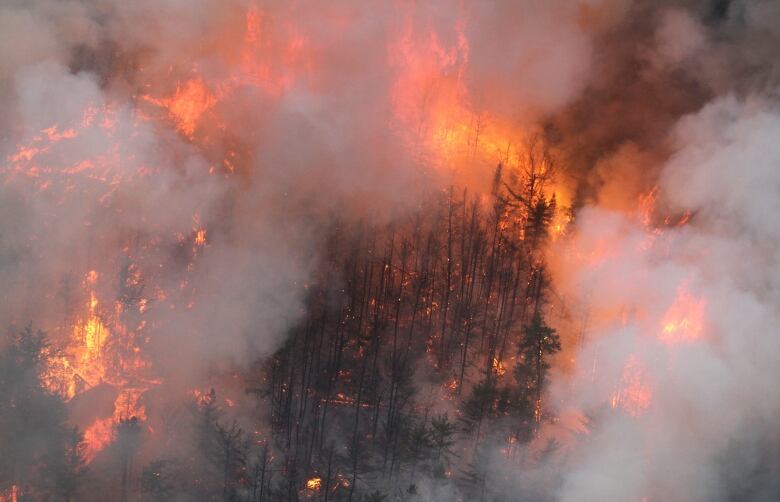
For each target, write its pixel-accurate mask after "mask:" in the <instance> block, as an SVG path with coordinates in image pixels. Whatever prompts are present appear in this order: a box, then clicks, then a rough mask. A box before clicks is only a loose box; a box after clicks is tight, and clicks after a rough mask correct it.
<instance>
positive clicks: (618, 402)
mask: <svg viewBox="0 0 780 502" xmlns="http://www.w3.org/2000/svg"><path fill="white" fill-rule="evenodd" d="M647 380H648V378H647V369H646V367H645V365H644V363H643V362H642V361H641V360H640V359H639V358H638V357H637V356H636V355H634V354H631V355H630V356H629V357H628V359H627V360H626V363H625V365H624V366H623V375H622V376H621V379H620V383H619V384H618V388H617V390H616V391H615V392H614V394H612V399H611V404H612V407H613V408H615V409H617V408H621V409H622V410H623V411H625V412H626V413H628V414H629V415H631V416H632V417H639V416H641V415H642V414H644V413H645V411H647V409H648V408H649V407H650V403H651V401H652V400H653V391H652V389H651V387H650V386H649V384H648V381H647Z"/></svg>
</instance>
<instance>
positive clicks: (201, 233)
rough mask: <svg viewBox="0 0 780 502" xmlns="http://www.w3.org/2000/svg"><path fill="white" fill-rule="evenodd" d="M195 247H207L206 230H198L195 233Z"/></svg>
mask: <svg viewBox="0 0 780 502" xmlns="http://www.w3.org/2000/svg"><path fill="white" fill-rule="evenodd" d="M195 245H197V246H205V245H206V231H205V230H198V231H197V232H195Z"/></svg>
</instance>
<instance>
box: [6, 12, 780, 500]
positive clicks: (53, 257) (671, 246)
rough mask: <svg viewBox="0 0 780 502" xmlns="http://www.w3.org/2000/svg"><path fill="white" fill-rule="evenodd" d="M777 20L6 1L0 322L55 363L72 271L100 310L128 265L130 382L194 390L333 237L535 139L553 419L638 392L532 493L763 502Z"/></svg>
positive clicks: (481, 174)
mask: <svg viewBox="0 0 780 502" xmlns="http://www.w3.org/2000/svg"><path fill="white" fill-rule="evenodd" d="M778 22H780V4H778V3H777V2H773V1H771V0H763V1H762V0H756V1H748V0H743V1H737V0H734V1H728V0H690V1H685V0H679V1H666V0H664V1H651V0H647V1H640V0H548V1H542V0H518V1H514V2H511V1H474V2H467V1H454V0H453V1H432V2H411V1H385V2H363V1H336V2H302V1H278V2H277V1H267V2H261V1H257V2H254V1H252V0H229V1H224V0H196V1H185V0H155V1H150V0H138V1H129V2H128V1H120V0H81V1H76V0H70V1H54V0H48V1H43V0H5V1H4V2H2V3H1V4H0V105H1V106H2V109H3V114H2V116H0V138H1V139H0V158H2V159H3V160H2V163H1V164H0V171H1V175H2V179H3V181H2V183H1V184H0V280H1V281H2V284H3V286H4V287H3V288H2V292H0V299H1V301H0V324H2V325H3V326H7V325H24V324H26V323H28V322H33V323H34V324H35V325H36V326H40V327H42V328H45V329H47V330H48V331H49V332H50V333H52V334H53V336H54V337H55V338H56V336H57V334H58V333H61V332H63V331H64V330H63V329H62V327H63V326H66V325H68V323H69V322H70V320H69V319H68V318H67V316H68V315H69V314H68V312H70V311H72V305H73V303H79V302H81V301H83V299H81V298H79V297H78V295H76V298H73V299H71V300H68V298H69V294H70V293H69V292H72V291H74V290H79V288H80V286H81V285H82V284H84V282H85V280H86V279H85V277H87V276H88V273H89V272H90V271H96V273H97V275H96V277H97V278H96V279H94V280H93V281H92V282H93V283H94V288H95V290H96V291H97V296H98V297H100V298H111V297H117V296H119V295H120V294H121V291H120V290H121V287H122V285H121V284H119V283H118V281H117V280H116V279H115V277H117V274H119V273H120V272H121V271H122V270H123V267H124V268H126V267H128V266H129V264H130V263H132V264H133V267H137V268H138V270H139V272H138V273H139V275H140V276H142V277H144V287H145V288H146V290H145V295H146V296H147V297H149V298H150V301H152V302H153V303H154V302H156V304H157V305H158V306H160V307H159V308H150V309H149V314H148V318H147V319H145V322H146V327H145V328H144V330H145V331H144V333H147V334H148V335H144V336H148V338H149V339H148V342H147V343H148V353H147V355H146V357H147V358H148V359H149V363H150V364H151V366H152V367H154V368H155V373H156V377H159V378H160V379H161V380H162V381H164V382H165V385H166V386H169V387H170V388H171V389H172V392H173V391H174V390H180V389H187V388H189V387H188V386H193V381H195V382H202V383H198V384H195V386H197V385H202V384H205V382H206V381H207V380H208V377H209V374H210V371H211V370H212V369H213V368H214V367H215V366H221V365H224V366H230V365H239V366H241V365H244V364H248V363H250V362H251V361H252V360H253V359H254V358H256V357H258V356H262V355H267V354H270V353H271V352H272V351H273V350H275V349H276V348H278V347H279V345H280V343H281V342H282V340H283V338H284V335H285V330H286V329H287V328H288V327H289V326H290V325H291V324H292V323H294V322H295V321H296V320H297V319H298V318H299V316H300V315H301V313H302V310H303V303H302V302H303V299H304V295H305V292H306V287H307V284H308V282H309V281H310V280H311V277H312V271H313V270H314V268H315V267H316V266H317V263H318V260H319V259H320V249H321V247H322V238H323V234H324V229H325V228H327V227H328V226H329V225H331V224H333V222H334V221H336V220H340V221H347V222H358V221H372V222H385V221H392V220H393V219H395V218H399V217H402V216H404V215H407V214H410V213H413V212H414V211H415V210H416V209H418V208H419V207H420V204H421V200H423V199H424V198H425V197H426V195H428V194H431V193H435V192H438V191H440V190H441V189H446V188H447V187H448V186H450V185H451V184H458V185H466V186H468V187H469V188H470V189H471V190H473V191H476V192H478V193H479V192H483V191H486V189H487V188H489V186H490V182H491V176H492V171H493V169H494V167H495V165H496V164H497V163H498V162H504V163H505V164H509V165H511V164H512V163H513V162H516V161H517V159H518V158H519V157H520V156H522V152H523V145H524V144H526V143H527V142H528V140H529V138H542V139H543V141H545V142H547V144H549V145H550V146H551V148H553V150H554V151H555V153H556V158H557V160H558V166H559V178H560V179H559V180H557V182H556V186H557V190H558V193H557V195H558V196H559V197H560V198H561V200H562V201H563V202H564V203H565V204H566V205H570V206H572V208H573V209H574V211H575V213H574V214H575V217H574V220H573V222H572V224H571V229H570V230H569V233H568V238H567V239H566V243H565V244H562V245H560V246H559V248H557V249H551V250H550V255H551V261H552V263H553V264H554V280H555V283H554V289H555V290H556V292H557V293H558V295H559V296H560V298H562V302H564V303H565V304H566V309H567V311H569V312H570V315H569V319H568V320H567V322H566V323H563V322H562V323H561V326H562V329H570V330H571V331H572V333H573V332H577V333H578V334H579V335H578V336H577V337H575V336H568V337H566V339H567V340H574V339H575V338H576V339H577V342H576V345H571V344H570V346H568V347H565V354H566V357H567V358H570V359H571V360H573V361H574V362H573V363H570V364H567V365H566V367H565V368H564V367H562V368H560V369H559V370H558V371H557V373H556V378H555V379H554V381H553V382H552V386H551V391H550V393H551V396H552V398H553V399H554V400H555V402H556V403H560V404H559V408H560V411H561V413H569V414H574V415H576V416H578V417H580V418H581V419H584V417H585V416H590V417H598V416H599V415H600V414H602V412H603V408H604V405H605V403H606V401H608V400H609V399H610V396H613V395H614V394H615V382H616V381H617V382H620V381H621V379H622V378H623V379H624V378H626V377H625V375H626V373H627V372H628V373H629V374H630V378H631V379H633V380H634V381H637V382H639V383H638V385H639V387H648V388H650V387H652V396H651V398H648V399H645V398H642V402H641V403H639V404H637V403H634V404H633V408H634V409H633V412H634V413H633V414H632V413H627V414H623V415H620V414H618V415H609V416H608V417H607V418H603V419H600V420H598V425H597V426H594V427H593V430H592V431H591V433H590V435H588V436H587V437H586V438H584V439H583V438H581V437H579V436H577V437H576V438H574V437H573V438H572V439H571V443H572V444H571V446H570V447H568V448H567V449H566V454H565V455H564V456H563V458H560V459H557V460H556V462H557V463H558V464H557V465H555V466H550V469H554V470H556V472H560V473H561V474H560V475H561V476H562V478H563V482H562V483H561V484H560V486H559V487H558V488H557V490H556V492H555V494H554V495H555V497H556V498H557V499H560V500H564V501H569V500H578V501H581V500H594V501H596V500H642V497H649V499H650V500H703V501H704V500H736V499H738V498H742V499H744V498H743V497H744V495H745V494H746V493H747V494H749V496H748V497H747V498H748V499H752V500H769V499H770V495H769V494H771V493H776V492H777V490H778V487H777V486H776V484H777V481H776V480H777V479H778V477H777V472H776V470H777V467H778V466H777V465H775V464H776V461H775V460H774V458H773V457H775V456H776V455H773V452H776V451H777V445H778V439H780V438H779V437H778V433H779V432H780V431H778V430H777V426H776V425H775V423H774V422H775V420H774V417H776V416H777V414H778V412H780V409H778V408H780V398H778V397H777V396H776V394H777V392H775V389H774V382H776V381H778V379H780V374H778V373H780V369H779V368H780V365H778V364H777V363H778V359H779V358H780V354H779V353H778V350H779V349H780V342H779V341H778V340H777V336H776V333H775V332H776V329H777V328H776V326H777V325H778V324H779V323H780V319H778V312H780V310H779V309H780V305H778V298H780V270H776V269H777V268H778V264H780V254H779V253H780V227H778V224H776V223H775V219H776V218H775V215H776V213H777V211H776V209H777V207H776V206H777V205H778V204H779V202H778V201H780V193H778V192H779V191H780V170H778V165H780V146H778V142H777V138H778V137H780V108H779V107H778V103H777V93H776V87H777V84H778V78H777V76H776V75H777V72H776V71H775V65H776V61H777V59H776V54H775V51H776V47H777V43H778V42H780V40H778V37H780V32H778V31H777V28H776V26H777V23H778ZM647 194H652V198H653V199H654V201H655V211H654V212H653V214H652V215H650V216H649V217H648V218H643V217H642V216H641V215H638V214H637V207H638V204H639V201H640V197H643V196H644V197H646V196H647ZM683 219H684V220H685V221H684V224H681V225H679V226H678V225H677V223H678V222H681V221H682V220H683ZM658 227H663V228H662V229H661V230H659V229H658ZM198 231H205V234H204V235H205V236H206V237H205V242H206V243H205V244H203V242H200V243H198V242H197V239H198V237H197V235H198ZM131 272H132V271H131ZM680 298H682V299H683V300H682V302H683V303H685V304H686V305H687V307H685V308H687V309H688V310H686V312H685V313H683V314H680V315H677V314H676V313H675V312H674V309H675V308H677V307H675V305H676V302H678V301H680ZM69 302H71V303H69ZM670 311H671V312H672V313H671V314H670ZM691 311H693V312H694V314H691V313H690V312H691ZM669 316H671V317H673V318H674V319H672V320H669ZM688 317H691V319H688ZM693 317H695V318H696V319H693ZM683 321H684V323H683V324H684V326H683V331H684V332H686V333H687V332H690V331H695V333H689V335H690V336H688V335H686V336H684V337H683V339H682V340H675V341H670V340H669V339H668V337H665V336H664V333H665V329H666V328H665V327H666V325H667V324H669V323H675V322H676V323H678V324H679V323H681V322H683ZM693 322H697V323H698V324H697V326H696V327H695V329H690V328H689V326H688V325H689V324H690V323H693ZM564 324H565V325H566V326H567V328H563V326H564ZM670 329H671V328H670ZM596 366H598V374H599V377H598V378H592V375H593V373H594V367H596ZM627 366H628V367H629V369H628V370H627V369H626V367H627ZM571 410H577V411H576V413H575V412H572V411H571ZM594 420H595V419H594ZM575 421H576V420H575ZM497 468H499V467H497ZM507 489H508V490H511V489H512V488H511V487H509V488H507ZM740 490H741V491H740ZM750 490H754V491H752V492H751V491H750ZM737 494H740V495H739V496H738V495H737ZM762 497H763V498H762Z"/></svg>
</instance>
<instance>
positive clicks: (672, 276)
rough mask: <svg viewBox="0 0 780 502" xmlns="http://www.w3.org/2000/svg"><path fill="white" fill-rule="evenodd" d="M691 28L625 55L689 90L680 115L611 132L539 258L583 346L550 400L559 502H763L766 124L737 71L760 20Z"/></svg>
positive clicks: (768, 118)
mask: <svg viewBox="0 0 780 502" xmlns="http://www.w3.org/2000/svg"><path fill="white" fill-rule="evenodd" d="M702 6H704V4H702V5H701V6H699V11H698V12H699V13H702V12H703V9H702V8H701V7H702ZM696 12H697V11H696V9H695V7H694V8H693V9H691V10H687V11H682V10H679V9H678V8H675V9H671V10H665V11H664V10H661V11H659V13H658V16H657V20H658V21H657V23H656V24H655V29H654V30H653V31H652V32H651V33H652V34H648V36H647V39H646V40H647V41H648V45H647V46H646V47H647V49H640V50H639V51H638V53H639V54H643V55H646V57H647V59H646V63H645V64H644V65H643V70H641V71H640V72H639V73H640V75H645V76H642V77H641V78H642V79H643V80H645V81H652V80H656V79H659V78H660V77H661V76H662V75H663V74H664V72H666V71H668V69H669V68H674V72H676V73H677V75H678V77H677V78H676V79H675V82H680V83H683V84H682V85H690V84H691V83H692V82H695V83H696V85H695V86H693V87H690V89H700V90H703V92H696V93H694V94H696V96H697V97H696V99H694V100H692V102H690V103H688V104H686V105H685V106H683V107H681V108H679V110H684V109H685V108H687V107H689V106H690V107H693V108H695V111H690V112H688V113H685V114H683V115H682V116H681V117H679V118H673V117H669V116H666V114H665V111H664V110H663V109H662V108H661V109H659V110H657V111H656V112H655V113H653V112H650V113H648V115H647V116H646V121H647V124H648V127H647V129H649V130H652V129H653V128H654V127H655V126H656V125H658V124H663V125H664V127H666V125H667V124H669V127H668V132H666V133H664V134H662V135H659V136H656V137H655V138H654V139H653V140H652V141H651V142H647V141H646V139H645V138H642V137H641V136H642V135H634V134H632V132H631V130H628V131H622V132H621V133H620V134H621V135H624V136H628V137H625V138H621V139H620V141H615V142H614V143H613V144H614V145H615V146H611V147H609V148H608V149H606V150H601V151H600V152H597V153H596V155H598V156H600V159H599V160H598V161H596V162H595V163H594V165H595V169H593V170H591V171H590V172H589V186H591V187H598V188H596V189H595V190H594V191H593V192H590V193H591V194H592V195H588V196H586V197H587V198H588V199H590V200H592V201H593V202H588V203H586V204H584V207H582V209H580V210H579V211H578V214H577V217H576V224H575V228H574V229H573V240H572V242H570V245H569V246H567V247H566V248H565V249H559V250H557V251H556V252H555V258H553V260H554V261H555V263H556V266H555V269H556V281H555V282H556V287H557V288H558V291H559V293H560V294H561V295H562V296H563V297H564V298H565V300H564V301H565V302H567V305H568V306H569V307H570V308H571V309H572V310H571V317H572V318H573V319H576V324H578V327H577V328H576V329H577V330H579V331H580V332H581V333H582V335H581V338H580V342H579V346H578V348H577V349H576V351H575V355H571V357H573V358H574V359H576V369H574V370H573V371H572V372H571V373H570V374H567V373H566V371H562V372H561V373H560V374H559V375H558V377H557V378H556V380H555V382H554V384H553V386H552V389H551V399H552V400H554V401H555V402H557V403H560V405H559V412H560V414H561V416H562V417H563V416H571V415H570V414H571V413H574V414H575V415H576V414H577V413H582V415H580V416H579V419H578V420H575V421H574V422H573V423H574V425H572V422H570V423H569V424H568V426H569V427H570V430H569V431H568V433H567V434H568V437H569V439H570V443H569V444H567V451H566V453H565V454H564V455H563V456H562V457H561V458H559V459H558V461H557V462H556V464H555V465H556V468H558V469H562V471H561V476H560V488H559V489H558V490H556V496H557V498H559V499H560V500H743V499H751V500H772V499H774V498H776V497H777V493H778V492H777V490H778V487H777V483H776V472H777V465H776V462H774V461H772V460H770V458H771V455H772V454H771V453H770V452H771V451H773V448H775V447H776V438H777V436H778V429H777V426H776V425H775V424H774V423H773V420H772V418H771V417H772V416H774V415H775V414H776V413H777V411H778V405H779V404H780V403H779V402H778V400H777V399H775V398H774V396H773V394H772V392H771V391H770V390H769V388H771V384H770V383H769V382H773V381H775V379H776V378H777V376H778V375H777V365H776V358H777V350H778V341H777V339H776V337H775V336H774V332H775V331H776V330H775V328H774V326H776V324H777V311H778V305H777V302H776V298H777V287H778V283H777V280H776V278H775V277H776V274H775V273H774V272H773V271H774V269H775V263H776V259H777V257H776V254H777V249H778V245H780V242H778V240H777V239H778V235H777V233H778V231H777V226H776V225H775V224H774V223H773V220H772V216H771V215H772V214H774V212H775V210H776V208H775V206H776V204H777V202H776V200H777V189H778V188H777V183H778V178H777V170H776V166H777V163H778V149H777V147H776V145H775V143H776V142H775V141H773V139H772V138H774V137H776V135H777V133H778V131H777V127H778V118H780V117H778V109H777V104H776V99H775V97H774V87H773V85H774V84H773V82H774V77H773V71H772V69H771V67H772V64H773V63H771V62H770V60H767V61H766V64H767V66H766V67H764V68H763V69H762V70H761V71H759V70H758V69H757V67H756V66H754V65H755V64H756V62H757V60H758V59H760V58H761V57H764V56H766V53H763V54H760V53H761V52H762V51H761V50H760V49H758V45H757V41H758V39H763V40H764V41H766V38H765V37H771V36H772V35H771V34H770V33H769V32H767V31H765V30H764V28H763V26H764V23H765V22H766V19H767V17H766V16H771V15H773V11H772V8H771V7H770V6H769V5H768V4H767V3H764V2H753V3H751V2H746V3H742V2H732V3H731V4H730V5H729V6H728V8H727V9H724V10H723V11H722V12H721V13H720V16H722V17H719V18H718V19H712V18H710V19H706V18H705V17H703V16H702V17H699V18H698V20H697V17H696ZM759 17H760V19H759ZM707 23H709V24H707ZM754 51H755V52H754ZM639 57H640V59H641V58H644V57H645V56H639ZM716 60H718V61H719V64H718V65H717V68H716V66H715V61H716ZM724 61H726V62H727V63H726V64H725V65H724V63H723V62H724ZM730 63H733V66H732V67H730V68H729V69H728V70H726V69H724V67H725V66H728V64H730ZM644 72H647V73H646V74H645V73H644ZM646 75H649V76H646ZM663 82H664V87H665V86H667V85H669V84H670V81H669V80H667V79H664V80H663ZM685 82H688V84H685ZM671 92H675V91H671ZM668 98H669V97H668V96H666V97H663V96H662V97H661V98H660V103H661V107H663V103H664V102H667V103H668V102H669V101H668ZM702 99H704V102H702V101H700V100H702ZM635 103H636V101H634V100H633V99H627V100H626V103H624V104H622V105H620V106H626V107H630V108H633V105H634V104H635ZM698 103H702V104H701V106H699V104H698ZM589 106H595V105H594V104H593V103H590V104H589ZM638 108H639V109H642V110H645V111H648V110H647V109H646V108H643V107H642V105H641V104H638ZM670 122H671V124H670ZM607 124H608V122H607ZM602 127H604V124H602ZM606 130H607V131H608V134H612V133H610V132H609V131H610V128H609V127H607V128H606ZM642 132H643V133H644V132H646V131H642ZM606 136H607V135H603V136H602V137H606ZM614 138H615V136H612V138H611V140H610V142H611V141H612V140H614ZM602 144H604V143H602ZM653 187H655V189H654V190H652V191H651V189H653ZM621 189H622V192H621ZM584 193H586V192H584ZM643 194H645V197H644V199H643V198H642V195H643ZM647 194H650V195H647ZM631 200H633V201H634V203H633V209H632V206H631V203H630V201H631ZM653 202H655V209H654V211H652V212H650V213H645V214H642V207H641V206H643V205H644V206H645V209H647V207H652V206H653V204H652V203H653ZM648 214H649V215H648ZM688 218H690V219H688ZM678 222H679V225H678ZM574 410H576V411H574ZM564 428H565V426H564ZM581 428H584V429H585V430H587V431H588V433H587V434H577V431H579V430H581ZM757 438H763V440H757Z"/></svg>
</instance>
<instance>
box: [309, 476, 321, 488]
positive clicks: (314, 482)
mask: <svg viewBox="0 0 780 502" xmlns="http://www.w3.org/2000/svg"><path fill="white" fill-rule="evenodd" d="M321 485H322V478H320V477H319V476H316V477H313V478H311V479H309V480H307V481H306V489H307V490H311V491H318V490H319V489H320V486H321Z"/></svg>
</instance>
